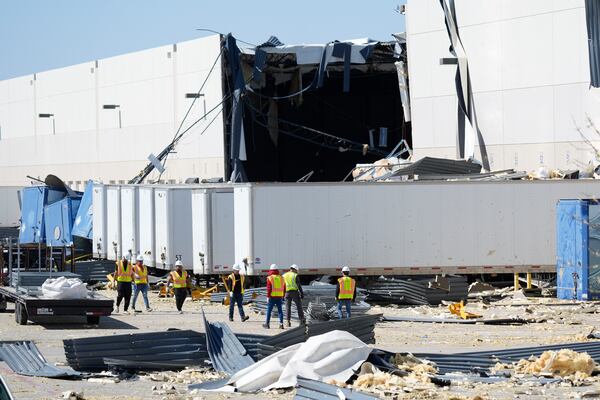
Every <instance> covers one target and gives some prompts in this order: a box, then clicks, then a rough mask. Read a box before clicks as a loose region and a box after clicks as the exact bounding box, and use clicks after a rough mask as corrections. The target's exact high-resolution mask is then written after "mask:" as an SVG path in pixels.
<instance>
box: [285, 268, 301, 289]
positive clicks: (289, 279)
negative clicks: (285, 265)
mask: <svg viewBox="0 0 600 400" xmlns="http://www.w3.org/2000/svg"><path fill="white" fill-rule="evenodd" d="M296 276H298V274H296V273H295V272H292V271H289V272H286V273H285V274H283V280H284V281H285V291H286V292H289V291H290V290H298V286H297V285H296Z"/></svg>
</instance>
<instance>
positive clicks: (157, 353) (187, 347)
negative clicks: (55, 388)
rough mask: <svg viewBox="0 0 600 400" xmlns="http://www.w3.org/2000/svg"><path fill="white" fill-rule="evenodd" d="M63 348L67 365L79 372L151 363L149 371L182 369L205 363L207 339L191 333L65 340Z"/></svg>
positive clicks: (178, 331)
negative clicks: (161, 366)
mask: <svg viewBox="0 0 600 400" xmlns="http://www.w3.org/2000/svg"><path fill="white" fill-rule="evenodd" d="M63 344H64V348H65V354H66V358H67V362H68V363H69V365H70V366H71V367H72V368H73V369H75V370H78V371H103V370H106V369H107V368H108V366H109V364H113V365H114V364H118V363H119V362H120V363H124V364H126V363H127V362H130V363H134V364H133V365H136V364H135V363H138V362H139V364H138V366H136V369H143V368H141V367H143V363H153V366H154V367H153V368H150V369H162V368H160V367H159V366H160V365H166V366H168V367H169V368H170V367H172V366H173V365H174V364H176V365H179V366H182V367H183V366H186V365H202V364H203V363H204V361H205V360H208V352H207V351H206V335H204V334H203V333H199V332H195V331H191V330H182V331H180V330H175V331H167V332H151V333H136V334H128V335H111V336H101V337H92V338H82V339H67V340H64V341H63ZM115 360H119V361H115ZM107 361H108V363H107Z"/></svg>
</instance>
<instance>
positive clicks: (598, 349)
mask: <svg viewBox="0 0 600 400" xmlns="http://www.w3.org/2000/svg"><path fill="white" fill-rule="evenodd" d="M561 349H570V350H573V351H577V352H585V353H587V354H589V355H590V356H591V357H592V358H593V359H594V361H595V362H596V363H598V362H600V342H583V343H564V344H553V345H548V346H535V347H520V348H513V349H499V350H490V351H479V352H469V353H455V354H429V353H420V354H415V357H418V358H422V359H425V360H429V361H432V362H434V363H435V364H436V365H437V367H438V371H439V372H440V373H450V372H471V371H475V372H478V371H487V370H489V369H490V368H491V367H493V366H494V365H495V364H496V363H498V362H501V363H505V364H510V363H513V362H518V361H519V360H521V359H528V358H529V357H531V356H535V357H539V356H540V355H541V354H542V353H543V352H545V351H549V350H553V351H558V350H561Z"/></svg>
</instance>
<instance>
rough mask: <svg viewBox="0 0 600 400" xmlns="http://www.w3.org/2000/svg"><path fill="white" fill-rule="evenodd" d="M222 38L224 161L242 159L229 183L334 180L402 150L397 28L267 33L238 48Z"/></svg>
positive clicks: (404, 117) (401, 61)
mask: <svg viewBox="0 0 600 400" xmlns="http://www.w3.org/2000/svg"><path fill="white" fill-rule="evenodd" d="M224 41H225V46H226V51H227V57H226V60H225V61H224V62H225V63H226V65H225V69H226V72H225V79H227V80H228V81H227V85H228V88H229V90H233V94H232V95H231V96H230V97H229V100H228V102H227V107H226V112H225V113H224V115H231V120H230V121H226V126H227V129H226V131H227V132H231V134H230V136H229V137H228V138H229V141H230V145H229V148H230V159H231V160H232V165H234V166H235V165H238V166H240V165H241V166H243V170H241V171H240V172H239V174H240V175H236V174H235V173H234V174H232V175H231V180H232V181H234V182H236V181H250V182H265V181H281V182H295V181H298V180H308V179H310V180H311V181H340V180H342V179H344V176H346V175H347V174H348V171H350V170H351V169H352V168H353V167H354V166H355V165H356V164H358V163H369V162H374V161H376V160H378V159H381V158H383V157H385V156H386V155H388V154H390V155H391V154H394V153H397V152H398V153H400V152H401V153H402V154H403V155H404V158H407V157H408V155H409V154H408V152H407V151H406V150H407V149H409V148H410V146H411V128H410V112H409V111H408V110H409V105H408V92H407V90H408V89H407V85H406V81H407V77H406V43H405V40H404V39H403V38H402V36H401V35H397V39H396V40H395V41H391V42H377V41H373V40H370V39H364V40H356V41H349V42H338V41H334V42H330V43H327V44H324V45H297V46H294V45H290V46H286V45H283V44H282V43H281V42H279V40H278V39H277V38H275V37H271V38H270V39H269V41H267V42H266V43H264V44H262V45H261V46H258V47H256V48H254V49H241V50H240V49H238V48H237V44H236V40H235V39H234V38H233V37H232V36H230V35H229V36H227V37H225V39H224ZM238 54H239V58H238ZM240 116H241V119H242V121H243V122H241V123H240V122H239V120H238V118H240ZM238 162H241V164H239V163H238ZM243 171H245V173H244V172H243Z"/></svg>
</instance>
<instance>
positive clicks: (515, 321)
mask: <svg viewBox="0 0 600 400" xmlns="http://www.w3.org/2000/svg"><path fill="white" fill-rule="evenodd" d="M382 321H383V322H423V323H432V324H462V325H474V324H483V325H520V324H528V323H529V322H530V321H529V320H526V319H523V318H517V317H515V318H489V319H485V318H475V319H458V318H456V319H453V318H436V317H433V318H427V317H408V316H389V317H386V316H383V318H382Z"/></svg>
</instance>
